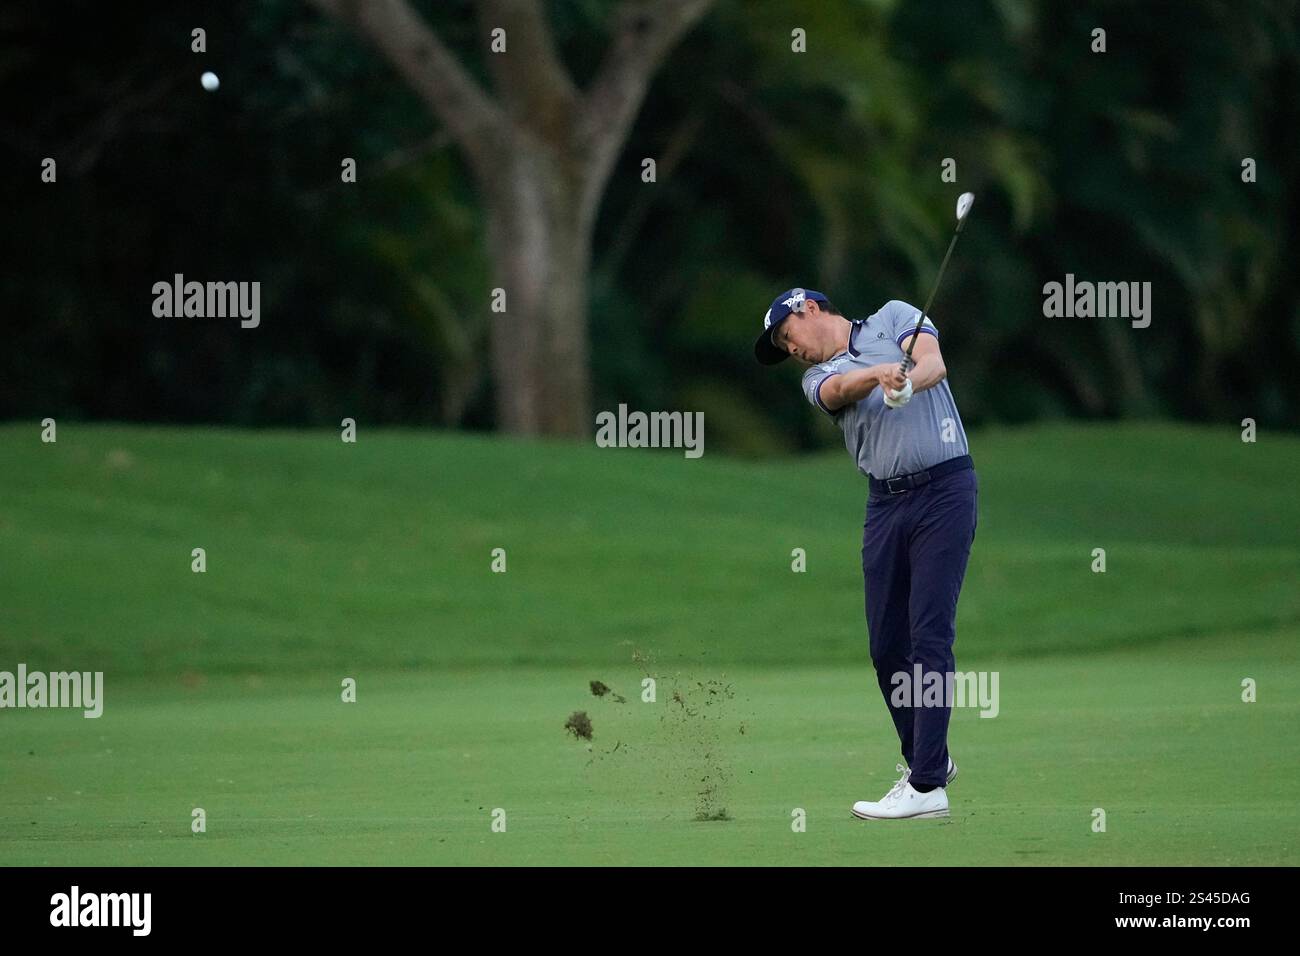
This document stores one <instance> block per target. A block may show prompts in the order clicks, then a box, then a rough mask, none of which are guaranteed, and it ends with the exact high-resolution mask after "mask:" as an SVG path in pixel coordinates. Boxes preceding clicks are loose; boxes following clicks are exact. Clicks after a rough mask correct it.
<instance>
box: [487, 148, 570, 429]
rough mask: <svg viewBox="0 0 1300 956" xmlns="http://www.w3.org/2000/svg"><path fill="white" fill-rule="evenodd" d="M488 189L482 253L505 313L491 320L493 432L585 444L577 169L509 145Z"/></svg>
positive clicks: (551, 152)
mask: <svg viewBox="0 0 1300 956" xmlns="http://www.w3.org/2000/svg"><path fill="white" fill-rule="evenodd" d="M503 166H504V168H503V169H501V170H500V171H499V172H498V174H497V175H495V176H494V177H493V179H492V181H491V182H490V184H489V186H488V190H487V191H488V243H489V246H490V250H491V254H492V261H493V267H494V275H495V279H496V286H497V288H500V289H504V290H505V311H504V312H496V313H494V314H493V315H492V326H491V350H492V367H493V370H494V373H495V383H494V384H495V395H496V410H497V427H498V428H500V429H502V430H503V431H506V432H509V433H511V434H516V435H538V434H544V435H567V436H571V437H586V436H588V435H590V434H591V432H592V428H593V419H592V409H591V384H590V375H589V368H590V354H589V352H590V349H589V340H588V334H587V279H588V276H589V273H590V271H591V218H592V217H591V215H590V213H589V212H587V209H586V207H587V206H589V205H590V204H589V203H588V202H585V201H584V190H583V189H582V183H581V181H580V179H579V177H578V175H577V172H576V164H574V163H570V162H566V161H565V160H564V158H563V156H562V155H561V154H560V153H559V152H558V151H557V150H556V149H555V148H554V147H552V146H550V145H542V144H539V143H537V142H535V141H534V142H530V143H523V144H520V143H518V142H516V144H514V146H513V148H512V149H511V150H510V155H509V158H508V159H507V160H506V162H505V163H504V164H503Z"/></svg>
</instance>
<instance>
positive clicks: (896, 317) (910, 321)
mask: <svg viewBox="0 0 1300 956" xmlns="http://www.w3.org/2000/svg"><path fill="white" fill-rule="evenodd" d="M887 308H888V309H889V313H890V321H891V322H892V323H893V329H894V341H895V342H897V343H898V344H899V346H900V347H903V348H906V347H907V340H908V339H909V338H911V336H912V332H913V331H914V330H915V329H916V320H917V319H919V318H920V317H921V310H920V309H918V308H917V307H916V306H914V305H910V304H909V303H907V302H903V301H901V300H899V299H894V300H893V301H892V302H890V303H889V305H888V306H887ZM921 334H922V335H927V334H928V335H933V336H934V337H935V338H936V339H937V338H938V337H939V330H938V329H936V328H935V327H934V323H933V322H931V321H930V317H929V316H928V315H927V316H926V317H925V322H923V323H922V324H921Z"/></svg>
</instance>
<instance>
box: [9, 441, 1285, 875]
mask: <svg viewBox="0 0 1300 956" xmlns="http://www.w3.org/2000/svg"><path fill="white" fill-rule="evenodd" d="M971 444H972V453H973V455H974V458H975V463H976V468H977V471H978V473H979V480H980V518H979V528H978V531H977V536H976V541H975V547H974V551H973V554H972V558H971V566H970V571H969V574H968V576H967V581H966V586H965V589H964V591H963V594H962V599H961V607H960V611H959V615H958V639H957V646H956V652H957V666H958V669H959V670H960V671H985V672H996V673H997V675H998V691H999V697H998V701H997V714H996V716H995V717H992V718H985V717H981V716H980V710H979V708H977V707H966V708H958V709H957V710H955V711H954V715H953V724H952V732H951V735H950V745H951V750H952V754H953V757H954V758H955V759H956V761H957V763H958V764H959V766H960V771H961V773H960V776H959V778H958V779H957V780H956V782H955V783H954V784H953V785H952V787H951V788H950V790H949V794H950V800H951V805H952V816H951V817H950V818H948V819H946V820H930V821H913V822H903V823H882V822H863V821H859V820H855V819H853V818H852V817H851V816H850V814H849V807H850V806H851V805H852V803H853V801H855V800H859V799H877V798H878V797H879V796H880V795H881V794H883V793H884V791H885V790H887V789H888V788H889V786H890V784H892V782H893V781H894V779H895V778H896V776H897V774H896V773H895V772H894V765H895V763H896V762H897V761H898V760H899V759H900V758H899V756H898V753H897V741H896V738H895V737H894V734H893V729H892V725H891V724H890V721H889V718H888V715H887V713H886V710H885V707H884V704H883V703H882V701H881V700H880V696H879V692H878V690H877V689H876V687H875V683H874V677H873V675H872V673H871V670H870V664H869V661H868V658H867V642H866V633H865V625H864V623H863V615H862V586H861V570H860V560H859V551H860V548H861V531H862V512H863V504H864V500H865V495H864V492H865V489H864V487H863V482H862V479H861V478H860V477H859V476H857V475H856V474H855V472H854V469H853V468H852V466H851V464H850V463H849V461H848V460H847V456H845V455H844V454H843V452H842V451H841V452H838V453H828V454H825V455H817V456H812V457H805V458H791V459H785V460H781V461H776V462H770V461H769V462H750V461H744V460H740V459H731V458H726V457H722V456H714V455H710V454H706V455H705V456H704V457H703V458H702V459H699V460H688V459H685V458H684V457H683V456H682V455H681V453H680V451H677V452H671V451H662V452H661V451H637V450H628V449H597V448H594V447H592V446H590V445H578V444H570V443H563V442H527V441H518V440H505V439H499V438H490V437H486V436H475V435H465V434H450V433H422V432H416V431H388V430H385V431H368V430H366V429H365V428H364V427H363V428H362V429H361V430H360V431H359V437H358V441H357V442H356V443H355V444H346V443H343V442H341V441H340V440H339V436H338V433H337V432H330V431H309V432H275V431H255V432H252V431H243V432H241V431H231V430H220V429H195V428H189V429H179V428H175V429H173V428H158V427H132V426H108V425H81V424H78V423H75V422H68V423H66V424H64V423H60V425H59V430H58V441H57V443H55V444H44V443H42V442H41V441H40V430H39V428H38V427H37V426H36V425H35V423H11V424H8V425H4V426H0V461H3V466H2V468H0V481H2V483H3V484H2V488H0V490H2V494H0V671H14V670H15V668H16V667H17V666H18V665H19V664H20V663H24V664H25V665H26V667H27V669H28V670H29V671H47V672H48V671H70V670H77V671H102V672H103V673H104V700H103V707H104V711H103V716H101V717H99V718H97V719H86V718H84V717H83V716H82V714H81V712H80V711H79V710H52V709H35V710H33V709H24V710H11V709H5V710H0V780H2V781H3V786H0V857H2V858H3V859H4V861H5V862H6V863H9V864H29V865H43V864H51V865H111V864H155V865H193V864H492V865H497V864H506V865H508V864H538V865H549V864H606V863H622V864H635V865H639V864H733V863H734V864H776V865H780V864H795V865H813V864H849V865H908V864H911V865H928V864H958V865H961V864H994V865H1016V864H1048V865H1051V864H1083V865H1137V864H1172V865H1190V864H1248V863H1253V864H1289V865H1295V864H1296V863H1298V862H1300V795H1298V794H1297V784H1298V783H1300V770H1298V768H1300V733H1298V732H1297V730H1298V728H1300V589H1298V588H1297V586H1296V585H1297V581H1300V533H1298V531H1300V503H1298V502H1297V496H1296V494H1295V476H1296V474H1297V473H1300V439H1297V438H1294V437H1283V436H1277V435H1272V434H1269V433H1267V431H1265V432H1263V433H1261V437H1260V440H1259V441H1258V442H1257V443H1253V444H1251V443H1243V442H1242V441H1241V440H1240V435H1239V431H1238V430H1237V429H1236V428H1234V427H1233V426H1232V425H1231V424H1229V425H1225V426H1223V427H1218V428H1208V427H1196V428H1193V427H1186V426H1164V425H1159V426H1158V425H1140V424H1125V425H1104V424H1092V425H1070V426H1066V425H1052V426H1041V427H1034V428H1026V429H1000V430H983V431H976V432H974V433H973V434H972V436H971ZM196 548H202V549H204V558H205V561H206V571H205V572H204V573H201V574H200V573H195V572H194V571H193V570H192V562H193V561H194V558H193V556H192V552H193V550H194V549H196ZM497 548H500V549H504V555H505V561H506V570H505V572H504V573H494V572H493V569H492V565H493V560H494V559H493V550H494V549H497ZM795 549H803V552H804V553H805V554H806V571H803V572H799V573H796V572H794V571H792V568H791V565H792V562H793V561H794V560H795V557H794V556H792V552H793V551H794V550H795ZM1098 549H1103V550H1104V560H1105V572H1104V573H1097V572H1095V571H1094V570H1093V568H1094V566H1095V564H1096V562H1097V561H1098V560H1099V558H1098V555H1097V550H1098ZM348 678H351V679H352V680H354V681H355V686H356V701H355V703H345V702H344V701H343V700H342V699H341V695H342V692H343V688H342V684H343V682H344V680H345V679H348ZM1247 679H1250V680H1252V681H1254V682H1255V685H1256V689H1255V693H1256V695H1257V699H1256V700H1255V701H1254V702H1252V703H1247V702H1243V700H1242V695H1243V686H1242V685H1243V681H1246V680H1247ZM592 681H601V682H603V683H604V684H605V685H607V686H608V688H609V689H610V691H611V693H608V694H604V695H603V696H595V695H593V693H592V690H591V686H590V685H591V682H592ZM647 682H652V683H647ZM651 690H653V695H654V700H653V702H648V701H646V700H645V699H644V698H645V697H647V696H649V694H650V691H651ZM620 697H621V698H622V700H621V701H620V700H619V698H620ZM577 711H585V713H586V714H587V715H588V716H589V718H590V721H591V725H592V738H591V740H590V741H587V740H582V739H578V738H577V737H575V736H574V735H573V734H571V733H568V732H566V730H565V722H566V720H567V719H568V718H569V717H570V715H572V714H574V713H575V712H577ZM196 808H201V809H202V811H203V813H204V819H205V823H206V831H205V832H202V833H194V832H192V821H193V814H194V811H195V810H196ZM1098 811H1104V824H1105V829H1104V832H1096V831H1097V828H1098V824H1097V822H1096V821H1098V820H1099V819H1102V817H1101V816H1100V814H1099V813H1098ZM494 821H496V824H497V825H496V828H495V829H494V826H493V824H494ZM801 821H802V822H803V823H804V824H805V825H804V826H803V827H802V832H798V831H799V830H800V829H801V828H800V827H799V826H798V824H800V822H801Z"/></svg>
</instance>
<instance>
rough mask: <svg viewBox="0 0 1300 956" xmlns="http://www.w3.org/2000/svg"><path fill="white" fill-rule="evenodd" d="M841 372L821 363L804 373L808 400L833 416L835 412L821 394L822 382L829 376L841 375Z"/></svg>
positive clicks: (804, 384)
mask: <svg viewBox="0 0 1300 956" xmlns="http://www.w3.org/2000/svg"><path fill="white" fill-rule="evenodd" d="M839 374H840V373H839V372H834V371H831V370H830V369H828V368H826V367H824V366H821V365H814V366H813V367H812V368H810V369H808V371H806V372H804V373H803V393H804V396H805V397H806V398H807V399H808V401H809V402H810V403H811V404H813V405H815V406H816V407H817V408H820V409H821V410H822V411H824V412H825V413H826V414H827V415H830V416H832V417H833V416H834V415H835V412H833V411H831V410H830V409H829V408H827V407H826V405H825V404H824V403H823V402H822V395H821V392H822V383H823V382H824V381H826V380H827V379H828V378H830V377H831V376H832V375H839Z"/></svg>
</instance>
